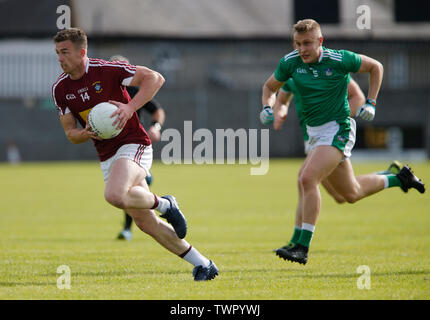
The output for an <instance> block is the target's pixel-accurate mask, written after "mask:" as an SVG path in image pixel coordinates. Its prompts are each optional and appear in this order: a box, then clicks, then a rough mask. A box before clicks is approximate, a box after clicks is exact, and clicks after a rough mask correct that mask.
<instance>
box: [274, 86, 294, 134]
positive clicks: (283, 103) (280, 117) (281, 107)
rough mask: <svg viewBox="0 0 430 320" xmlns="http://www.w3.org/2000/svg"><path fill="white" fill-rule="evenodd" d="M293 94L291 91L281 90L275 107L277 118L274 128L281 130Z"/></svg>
mask: <svg viewBox="0 0 430 320" xmlns="http://www.w3.org/2000/svg"><path fill="white" fill-rule="evenodd" d="M292 98H293V94H292V93H291V92H285V91H284V90H279V92H278V96H277V97H276V101H275V106H274V107H273V111H274V115H275V120H274V121H273V128H274V129H275V130H281V128H282V125H283V124H284V122H285V120H286V119H287V115H288V107H289V106H290V102H291V99H292Z"/></svg>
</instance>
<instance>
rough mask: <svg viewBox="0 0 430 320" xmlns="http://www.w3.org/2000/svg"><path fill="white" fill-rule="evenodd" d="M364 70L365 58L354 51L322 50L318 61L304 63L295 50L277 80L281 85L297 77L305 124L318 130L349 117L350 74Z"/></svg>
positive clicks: (277, 73)
mask: <svg viewBox="0 0 430 320" xmlns="http://www.w3.org/2000/svg"><path fill="white" fill-rule="evenodd" d="M360 67H361V57H360V56H359V55H358V54H356V53H354V52H351V51H347V50H332V49H327V48H325V47H322V54H321V56H320V58H319V60H318V61H317V62H315V63H304V62H303V61H302V59H301V58H300V56H299V53H298V51H297V50H294V51H293V52H291V53H289V54H287V55H286V56H284V57H283V58H282V59H281V61H280V62H279V65H278V68H277V69H276V71H275V78H276V80H278V81H280V82H286V81H287V80H288V79H289V78H293V80H294V83H295V86H296V88H297V92H298V93H299V94H300V97H301V100H302V106H303V110H302V114H303V119H304V122H305V123H306V124H307V125H309V126H312V127H314V126H320V125H323V124H324V123H327V122H329V121H333V120H335V121H343V120H345V119H346V118H348V117H349V114H350V110H349V104H348V95H347V87H348V82H349V79H348V74H349V72H357V71H358V70H359V69H360Z"/></svg>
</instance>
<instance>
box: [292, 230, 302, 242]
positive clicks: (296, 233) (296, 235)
mask: <svg viewBox="0 0 430 320" xmlns="http://www.w3.org/2000/svg"><path fill="white" fill-rule="evenodd" d="M301 232H302V229H301V228H299V227H297V226H295V227H294V233H293V237H292V238H291V240H290V243H292V244H296V243H297V242H298V241H299V239H300V234H301Z"/></svg>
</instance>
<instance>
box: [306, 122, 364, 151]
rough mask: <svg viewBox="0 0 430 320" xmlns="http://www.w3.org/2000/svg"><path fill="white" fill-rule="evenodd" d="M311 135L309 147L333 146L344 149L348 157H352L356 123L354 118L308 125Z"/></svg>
mask: <svg viewBox="0 0 430 320" xmlns="http://www.w3.org/2000/svg"><path fill="white" fill-rule="evenodd" d="M306 129H307V132H308V135H309V149H310V150H313V149H315V148H316V147H318V146H333V147H335V148H338V149H339V150H340V151H342V153H343V155H344V156H345V157H346V158H349V157H351V151H352V148H353V147H354V144H355V133H356V124H355V120H354V119H352V118H347V119H345V120H343V121H330V122H327V123H324V124H323V125H321V126H317V127H310V126H306Z"/></svg>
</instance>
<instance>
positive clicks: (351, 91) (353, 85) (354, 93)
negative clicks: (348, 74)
mask: <svg viewBox="0 0 430 320" xmlns="http://www.w3.org/2000/svg"><path fill="white" fill-rule="evenodd" d="M348 100H349V108H350V109H351V114H350V116H351V117H355V115H356V114H357V111H358V108H360V107H361V106H362V105H363V104H365V103H366V98H365V96H364V93H363V91H361V89H360V86H359V85H358V83H357V82H355V81H354V79H352V78H351V80H350V81H349V84H348Z"/></svg>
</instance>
